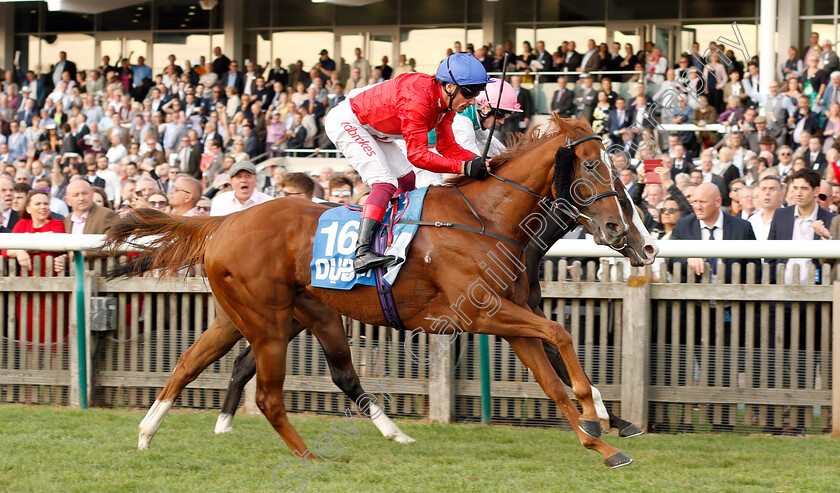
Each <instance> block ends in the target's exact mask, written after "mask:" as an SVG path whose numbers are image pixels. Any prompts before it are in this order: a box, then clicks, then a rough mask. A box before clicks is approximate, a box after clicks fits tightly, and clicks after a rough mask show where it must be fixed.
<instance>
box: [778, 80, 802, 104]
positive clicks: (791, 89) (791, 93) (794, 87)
mask: <svg viewBox="0 0 840 493" xmlns="http://www.w3.org/2000/svg"><path fill="white" fill-rule="evenodd" d="M785 87H786V90H785V91H784V92H783V93H782V94H784V95H785V96H787V97H789V98H790V103H791V106H792V107H794V108H795V107H796V105H797V104H798V103H799V96H801V95H802V91H800V90H799V79H794V78H791V79H788V81H787V85H786V86H785Z"/></svg>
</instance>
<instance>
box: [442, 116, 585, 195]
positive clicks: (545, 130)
mask: <svg viewBox="0 0 840 493" xmlns="http://www.w3.org/2000/svg"><path fill="white" fill-rule="evenodd" d="M575 127H576V125H575V123H571V124H568V123H563V122H562V121H561V119H560V117H558V116H557V114H556V113H555V114H554V121H553V122H552V124H550V125H547V126H537V127H533V128H532V129H531V130H530V131H529V132H528V133H527V134H514V135H509V136H508V137H507V139H506V142H505V147H506V148H507V150H506V151H505V152H503V153H501V154H499V155H498V156H496V157H494V158H493V159H492V160H491V161H490V169H491V170H493V171H495V170H496V169H497V168H499V167H501V166H502V165H504V164H506V163H507V162H508V161H511V160H512V159H514V158H516V157H519V156H521V155H522V154H525V153H526V152H528V151H530V150H531V149H534V148H536V147H539V146H541V145H542V144H544V143H546V142H548V141H549V140H551V139H553V138H554V137H557V135H558V134H559V133H560V131H561V130H564V131H566V132H567V133H569V134H572V133H573V132H574V128H575ZM474 181H477V180H476V179H475V178H472V177H469V176H456V177H453V178H449V179H447V180H446V182H445V184H446V185H451V186H456V187H460V186H462V185H466V184H468V183H472V182H474Z"/></svg>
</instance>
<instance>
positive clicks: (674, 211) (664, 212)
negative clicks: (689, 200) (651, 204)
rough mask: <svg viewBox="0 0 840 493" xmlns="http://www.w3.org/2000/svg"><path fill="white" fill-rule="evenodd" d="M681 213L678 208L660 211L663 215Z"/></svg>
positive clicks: (667, 208)
mask: <svg viewBox="0 0 840 493" xmlns="http://www.w3.org/2000/svg"><path fill="white" fill-rule="evenodd" d="M679 211H680V210H679V209H677V208H676V207H663V208H661V209H659V212H660V213H661V214H676V213H677V212H679Z"/></svg>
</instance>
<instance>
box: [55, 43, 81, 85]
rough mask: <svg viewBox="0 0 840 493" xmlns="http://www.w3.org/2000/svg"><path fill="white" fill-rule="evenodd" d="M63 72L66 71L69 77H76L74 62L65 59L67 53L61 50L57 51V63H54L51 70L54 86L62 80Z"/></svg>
mask: <svg viewBox="0 0 840 493" xmlns="http://www.w3.org/2000/svg"><path fill="white" fill-rule="evenodd" d="M64 72H67V73H68V76H69V78H70V79H75V78H76V64H75V63H73V62H71V61H70V60H68V59H67V53H66V52H64V51H61V52H59V53H58V63H56V64H55V66H54V67H53V70H52V82H53V85H54V86H58V84H59V83H60V82H61V81H62V77H63V74H64Z"/></svg>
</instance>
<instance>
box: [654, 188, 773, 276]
mask: <svg viewBox="0 0 840 493" xmlns="http://www.w3.org/2000/svg"><path fill="white" fill-rule="evenodd" d="M691 205H692V207H693V208H694V215H691V216H688V217H684V218H682V219H680V220H679V221H677V224H676V226H675V227H674V230H673V232H672V234H671V239H673V240H706V241H710V240H713V241H721V240H755V234H754V233H753V230H752V226H751V225H750V223H748V222H747V221H745V220H743V219H739V218H737V217H733V216H730V215H728V214H724V213H723V212H722V211H721V205H722V201H721V196H720V189H718V188H717V187H716V186H714V185H712V184H710V183H703V184H701V185H698V186H697V189H696V190H695V191H694V195H693V197H692V203H691ZM707 262H708V263H709V265H710V268H711V274H712V282H716V278H717V266H718V264H720V263H721V262H722V263H723V264H725V265H726V279H725V282H726V283H731V282H733V281H732V265H733V264H735V263H737V264H740V265H741V279H740V280H736V281H735V282H741V283H743V282H744V281H745V279H746V273H747V268H746V266H747V263H753V264H756V265H757V264H758V261H757V260H756V259H730V258H727V259H719V258H706V259H704V258H689V259H685V258H675V259H671V260H669V262H668V265H669V267H673V265H674V264H675V263H679V264H682V265H683V269H682V273H683V282H685V277H686V275H687V273H688V271H689V270H690V271H691V272H693V273H694V274H695V275H696V276H700V275H702V274H703V273H704V272H705V270H706V267H705V264H706V263H707Z"/></svg>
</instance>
